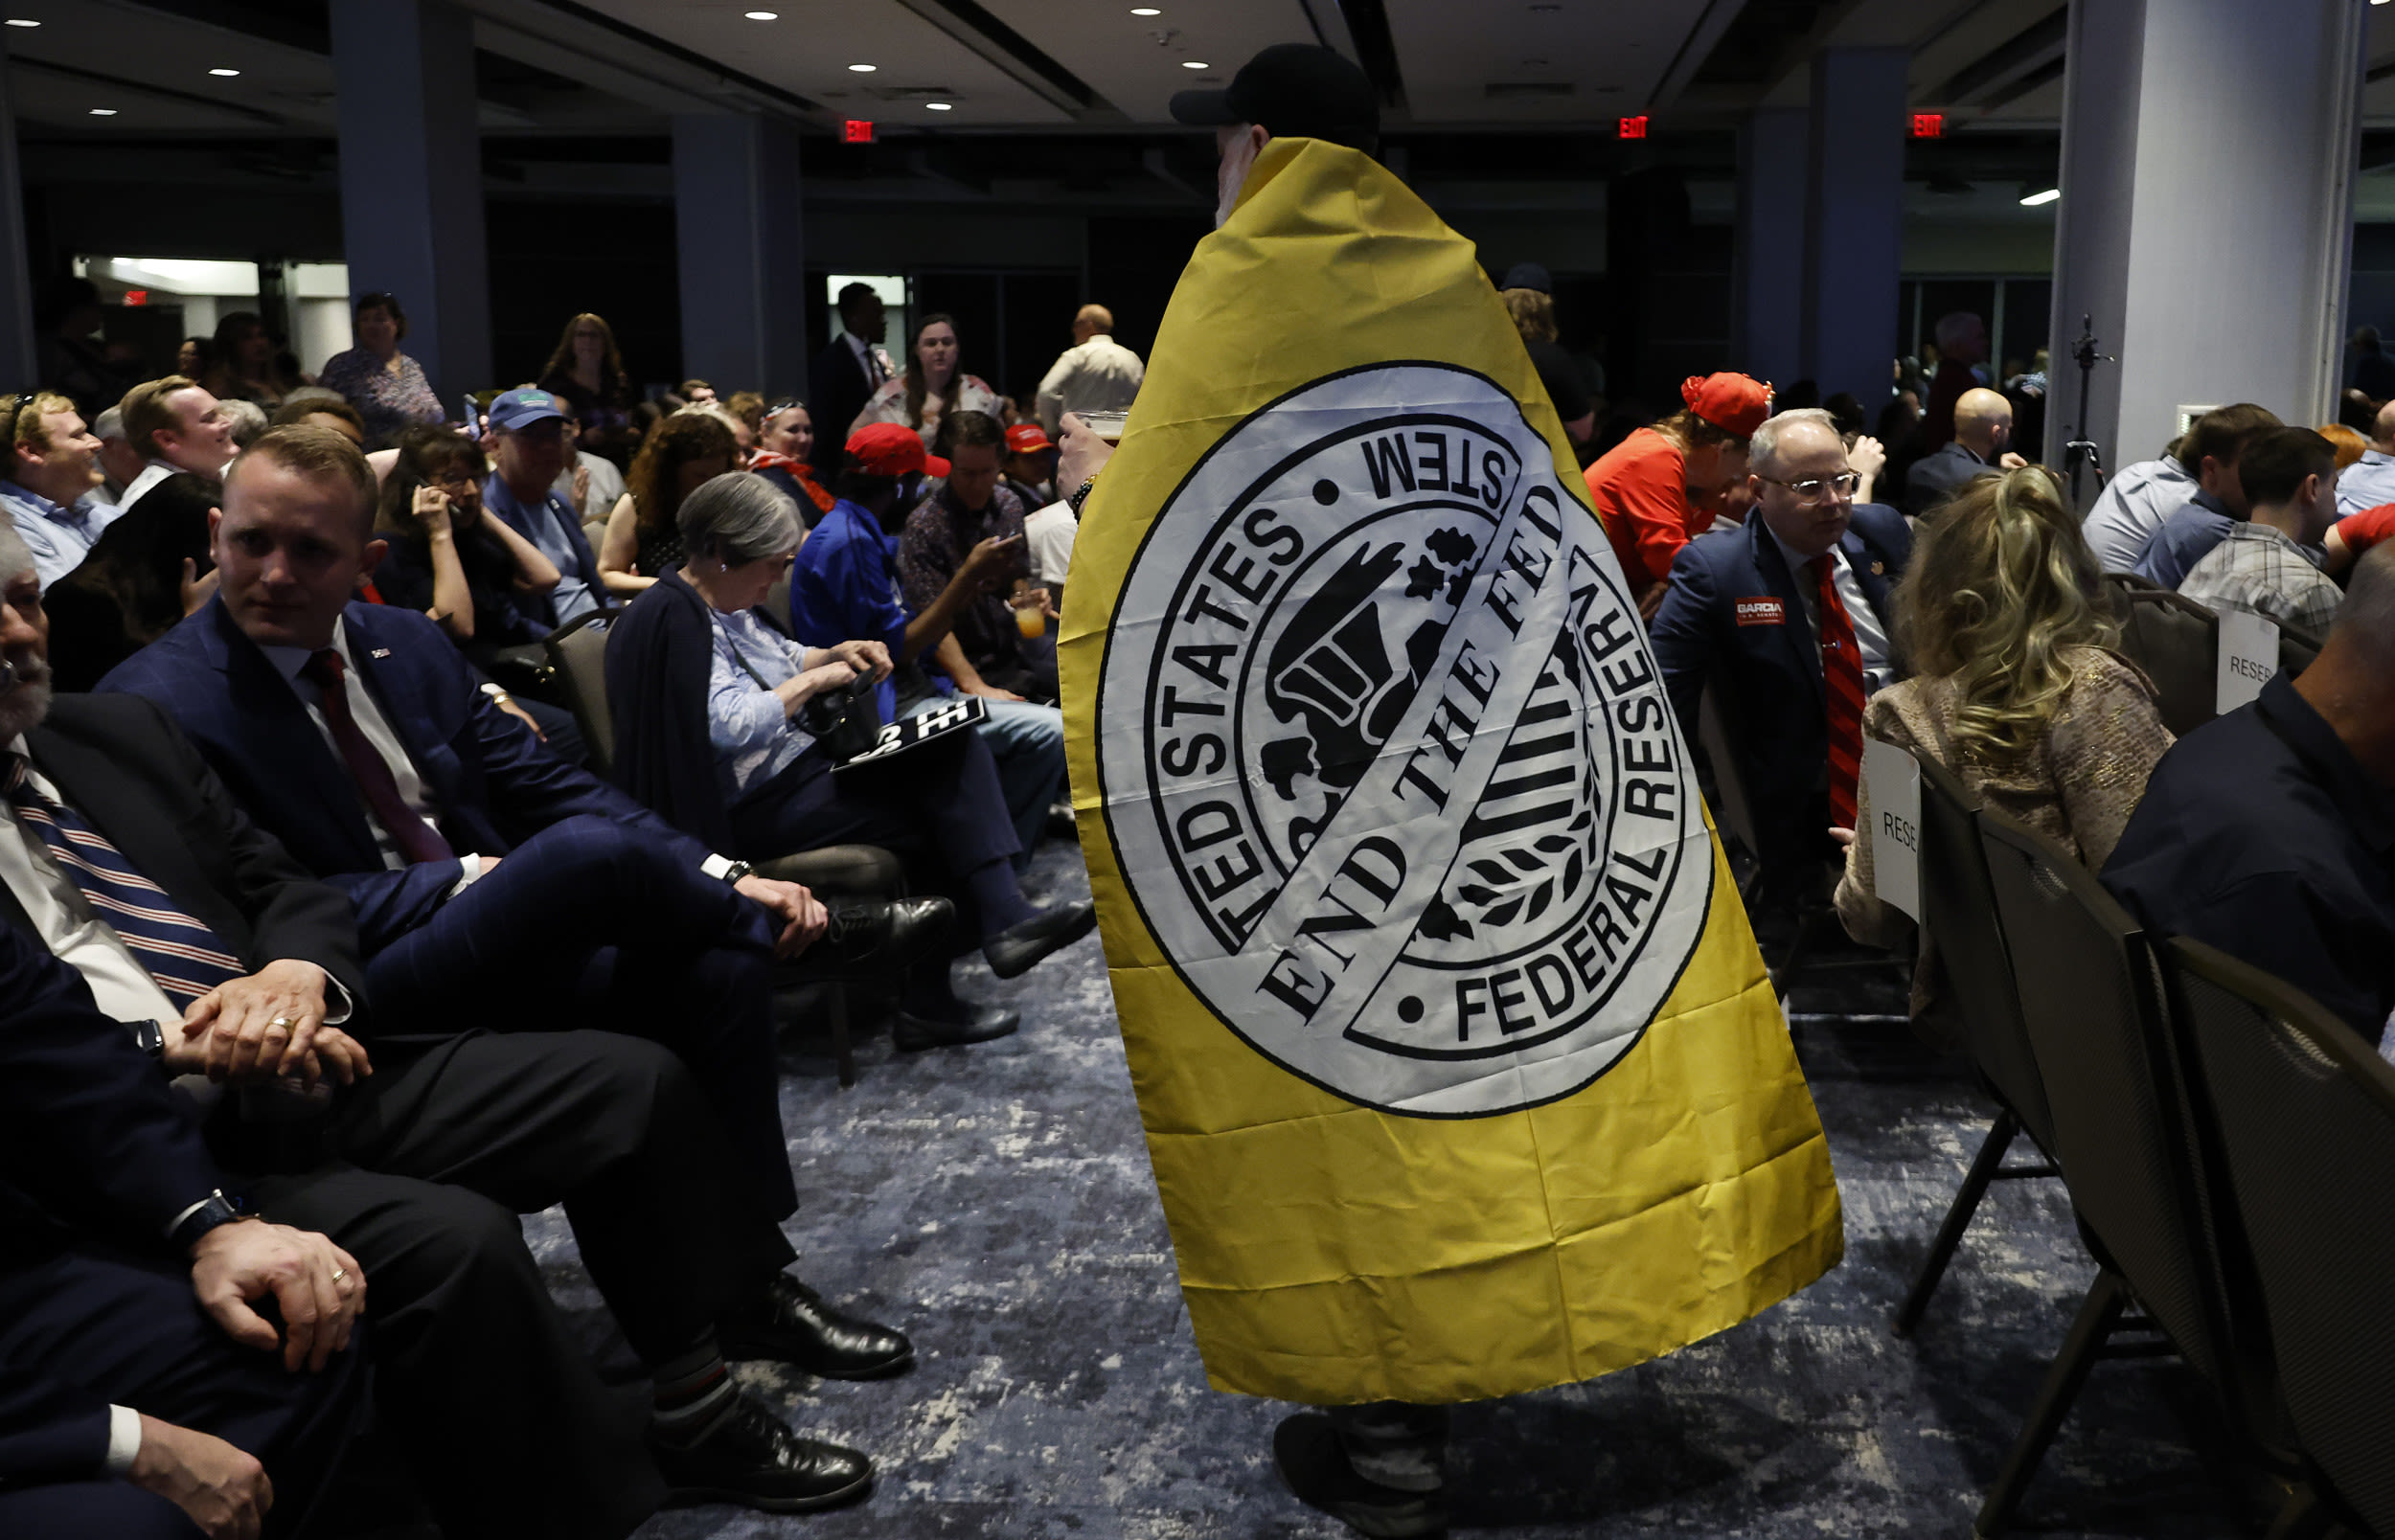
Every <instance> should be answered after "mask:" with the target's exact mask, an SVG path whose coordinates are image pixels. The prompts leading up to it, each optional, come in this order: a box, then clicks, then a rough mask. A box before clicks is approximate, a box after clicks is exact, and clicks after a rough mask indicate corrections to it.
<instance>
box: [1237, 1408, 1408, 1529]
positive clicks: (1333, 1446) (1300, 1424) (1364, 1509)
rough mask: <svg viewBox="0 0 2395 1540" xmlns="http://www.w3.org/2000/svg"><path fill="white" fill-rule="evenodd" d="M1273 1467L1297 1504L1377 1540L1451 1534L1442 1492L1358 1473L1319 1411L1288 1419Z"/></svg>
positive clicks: (1278, 1436) (1275, 1437)
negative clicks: (1402, 1487)
mask: <svg viewBox="0 0 2395 1540" xmlns="http://www.w3.org/2000/svg"><path fill="white" fill-rule="evenodd" d="M1272 1464H1273V1468H1274V1469H1275V1470H1277V1471H1279V1472H1280V1474H1281V1480H1282V1482H1283V1483H1286V1484H1287V1485H1288V1487H1289V1492H1290V1494H1291V1495H1292V1496H1294V1497H1295V1498H1296V1499H1297V1501H1299V1502H1300V1503H1303V1504H1305V1505H1306V1506H1308V1507H1315V1508H1320V1509H1321V1510H1322V1511H1323V1512H1325V1513H1328V1514H1330V1515H1331V1516H1332V1517H1333V1518H1335V1519H1337V1520H1338V1521H1339V1522H1340V1523H1342V1524H1344V1525H1346V1526H1347V1527H1348V1528H1349V1529H1353V1530H1355V1531H1356V1532H1357V1534H1361V1535H1369V1536H1371V1537H1372V1540H1433V1537H1435V1536H1440V1535H1444V1534H1446V1533H1447V1503H1446V1498H1445V1495H1444V1494H1443V1493H1440V1492H1403V1491H1400V1490H1398V1489H1397V1488H1396V1487H1394V1486H1383V1485H1381V1484H1380V1483H1378V1482H1373V1481H1367V1480H1366V1479H1364V1478H1363V1477H1361V1476H1358V1475H1357V1474H1356V1467H1355V1466H1353V1465H1351V1464H1349V1463H1348V1461H1347V1456H1346V1454H1345V1453H1344V1452H1343V1451H1341V1450H1340V1448H1339V1439H1338V1433H1337V1431H1336V1430H1335V1429H1334V1428H1333V1426H1332V1424H1331V1419H1330V1418H1329V1417H1326V1416H1324V1415H1322V1414H1321V1413H1319V1412H1300V1413H1298V1414H1297V1415H1294V1416H1289V1417H1284V1418H1282V1419H1281V1425H1280V1426H1279V1427H1278V1428H1275V1429H1274V1430H1273V1431H1272Z"/></svg>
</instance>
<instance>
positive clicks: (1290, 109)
mask: <svg viewBox="0 0 2395 1540" xmlns="http://www.w3.org/2000/svg"><path fill="white" fill-rule="evenodd" d="M1173 117H1174V119H1175V121H1176V122H1179V123H1186V124H1195V125H1198V126H1199V127H1203V128H1219V127H1221V126H1222V125H1225V124H1235V123H1260V124H1262V125H1265V127H1266V130H1268V131H1269V132H1270V133H1271V135H1272V137H1273V138H1275V139H1327V140H1329V141H1331V142H1332V143H1333V144H1334V145H1345V146H1347V147H1349V148H1351V149H1360V150H1363V151H1364V152H1366V153H1367V154H1369V153H1370V152H1371V151H1372V149H1373V147H1374V146H1375V144H1376V143H1377V142H1378V141H1379V139H1380V99H1379V98H1378V97H1376V96H1375V95H1374V94H1373V89H1372V81H1371V80H1369V79H1365V77H1364V72H1363V71H1362V70H1359V69H1357V67H1356V66H1355V65H1354V64H1353V63H1351V62H1349V61H1348V60H1347V59H1346V58H1344V57H1341V56H1340V55H1338V54H1336V53H1334V52H1333V51H1332V50H1330V49H1328V48H1320V47H1317V46H1315V45H1314V44H1312V43H1275V44H1273V45H1272V46H1271V47H1270V48H1267V49H1266V50H1265V51H1264V52H1263V53H1261V54H1258V55H1257V56H1256V57H1254V58H1251V59H1249V60H1248V61H1247V62H1246V63H1245V64H1243V65H1241V66H1240V71H1239V73H1238V74H1237V75H1234V76H1232V77H1231V85H1230V89H1229V90H1227V91H1183V92H1181V93H1179V94H1178V95H1176V96H1175V97H1174V98H1173Z"/></svg>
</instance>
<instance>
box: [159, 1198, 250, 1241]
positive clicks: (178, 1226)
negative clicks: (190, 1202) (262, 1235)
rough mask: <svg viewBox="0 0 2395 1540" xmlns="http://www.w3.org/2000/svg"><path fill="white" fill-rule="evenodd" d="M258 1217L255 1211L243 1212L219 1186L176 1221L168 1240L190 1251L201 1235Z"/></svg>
mask: <svg viewBox="0 0 2395 1540" xmlns="http://www.w3.org/2000/svg"><path fill="white" fill-rule="evenodd" d="M258 1217H259V1215H257V1214H254V1213H243V1212H241V1211H240V1209H239V1207H238V1206H237V1205H236V1204H235V1203H234V1201H233V1200H232V1199H231V1198H228V1197H226V1196H225V1195H224V1189H222V1188H218V1189H216V1190H215V1191H213V1192H211V1193H209V1194H208V1196H207V1197H205V1198H203V1199H201V1200H200V1201H199V1202H198V1203H197V1204H195V1205H194V1206H193V1208H192V1209H191V1211H190V1212H187V1213H185V1214H184V1215H183V1217H182V1218H180V1219H178V1220H176V1221H175V1223H174V1228H173V1229H172V1230H170V1231H168V1232H167V1240H168V1241H169V1242H170V1243H171V1245H172V1246H173V1247H174V1248H175V1249H176V1250H177V1251H189V1250H191V1249H192V1248H193V1247H194V1246H195V1245H197V1244H199V1237H200V1236H202V1235H204V1234H208V1232H210V1231H211V1230H216V1229H218V1228H219V1227H221V1226H224V1225H230V1224H238V1223H239V1222H240V1221H241V1220H244V1219H256V1218H258Z"/></svg>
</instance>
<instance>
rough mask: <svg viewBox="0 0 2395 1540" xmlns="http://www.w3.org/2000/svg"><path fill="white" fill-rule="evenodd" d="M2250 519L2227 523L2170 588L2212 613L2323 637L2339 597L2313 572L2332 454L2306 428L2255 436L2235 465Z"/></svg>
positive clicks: (2329, 515) (2328, 505) (2333, 472)
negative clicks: (2224, 532)
mask: <svg viewBox="0 0 2395 1540" xmlns="http://www.w3.org/2000/svg"><path fill="white" fill-rule="evenodd" d="M2237 477H2238V480H2239V481H2241V482H2242V483H2244V484H2245V489H2246V497H2247V501H2248V502H2249V503H2250V504H2251V505H2252V508H2253V515H2252V519H2251V521H2250V522H2248V523H2245V524H2238V525H2232V526H2231V527H2230V529H2229V532H2228V538H2227V539H2225V540H2223V541H2222V542H2221V543H2220V544H2219V545H2217V546H2215V547H2213V548H2212V550H2211V551H2210V552H2209V553H2207V554H2206V555H2205V556H2204V558H2203V559H2202V560H2201V561H2199V562H2197V563H2196V565H2195V567H2194V569H2193V570H2192V571H2190V572H2189V573H2188V574H2187V577H2186V580H2185V581H2184V582H2181V583H2180V584H2179V585H2178V591H2179V592H2180V593H2182V594H2184V595H2186V596H2187V597H2188V598H2189V599H2192V600H2195V601H2196V602H2197V603H2199V604H2202V605H2205V606H2207V607H2209V608H2211V609H2214V610H2232V609H2237V610H2245V611H2247V612H2248V613H2250V614H2254V615H2260V616H2264V617H2267V618H2268V619H2270V620H2273V621H2276V622H2277V623H2280V624H2281V625H2292V626H2294V627H2296V628H2297V629H2299V630H2302V631H2305V632H2307V633H2309V634H2310V635H2312V636H2314V637H2325V636H2326V635H2328V632H2329V623H2330V622H2331V621H2332V620H2334V619H2335V618H2336V615H2337V605H2338V600H2340V599H2342V598H2343V597H2344V596H2343V594H2342V592H2341V591H2339V589H2338V586H2337V584H2336V583H2335V582H2333V581H2331V580H2330V579H2329V578H2328V577H2326V576H2325V575H2323V574H2322V573H2321V571H2320V566H2319V563H2320V559H2321V554H2320V551H2319V545H2320V540H2321V538H2322V537H2323V536H2324V535H2326V534H2327V533H2328V529H2329V526H2330V525H2331V524H2334V523H2335V522H2336V521H2337V451H2336V449H2335V448H2334V447H2332V446H2331V444H2330V443H2329V442H2328V441H2327V440H2326V439H2323V438H2321V437H2320V436H2319V435H2318V434H2316V433H2315V432H2313V431H2312V430H2311V429H2310V428H2273V429H2270V430H2269V431H2268V432H2265V433H2261V434H2257V435H2255V437H2254V438H2253V440H2252V441H2251V442H2248V443H2247V445H2246V452H2245V454H2244V455H2243V456H2241V457H2240V458H2239V460H2238V462H2237Z"/></svg>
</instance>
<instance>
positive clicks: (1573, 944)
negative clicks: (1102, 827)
mask: <svg viewBox="0 0 2395 1540" xmlns="http://www.w3.org/2000/svg"><path fill="white" fill-rule="evenodd" d="M1398 403H1403V404H1402V405H1401V404H1398ZM1097 717H1098V720H1099V722H1100V723H1101V724H1102V727H1101V731H1100V734H1099V744H1098V770H1099V779H1100V782H1101V786H1100V794H1101V798H1102V801H1103V803H1104V805H1105V809H1106V821H1107V827H1108V829H1109V831H1110V832H1111V834H1112V837H1113V840H1114V844H1115V848H1116V850H1117V852H1118V854H1119V856H1120V858H1121V863H1122V870H1123V873H1124V879H1125V881H1126V883H1127V884H1128V886H1129V889H1130V892H1131V895H1132V897H1133V899H1134V900H1135V901H1136V902H1137V903H1138V905H1139V907H1140V911H1141V913H1142V915H1143V916H1144V917H1145V918H1146V919H1147V921H1148V927H1149V929H1150V931H1151V932H1152V934H1153V935H1154V936H1155V938H1156V939H1157V940H1158V942H1159V943H1160V944H1161V945H1162V946H1163V948H1164V950H1165V952H1166V953H1167V954H1168V956H1169V957H1170V958H1171V960H1172V962H1173V964H1174V966H1175V969H1177V970H1178V972H1179V973H1180V975H1181V976H1182V978H1183V979H1185V980H1186V981H1187V982H1188V984H1189V985H1190V986H1191V988H1192V989H1193V990H1194V991H1195V992H1196V993H1197V995H1198V998H1199V999H1200V1000H1202V1001H1203V1002H1204V1003H1205V1004H1206V1006H1207V1007H1208V1008H1210V1009H1211V1010H1212V1011H1213V1012H1214V1013H1215V1015H1216V1016H1217V1017H1219V1018H1220V1020H1221V1021H1222V1022H1223V1024H1224V1025H1225V1026H1227V1027H1229V1028H1230V1029H1231V1030H1233V1031H1234V1032H1237V1033H1238V1034H1239V1035H1240V1036H1241V1037H1242V1038H1243V1039H1244V1040H1245V1041H1246V1042H1247V1043H1248V1044H1249V1045H1250V1046H1251V1047H1253V1048H1254V1049H1255V1050H1256V1051H1257V1052H1259V1053H1263V1054H1265V1055H1266V1056H1267V1057H1269V1058H1270V1059H1272V1060H1273V1061H1274V1062H1275V1063H1278V1064H1280V1065H1281V1066H1282V1067H1284V1068H1286V1069H1288V1070H1289V1071H1290V1072H1292V1073H1294V1074H1296V1075H1299V1076H1304V1077H1305V1078H1307V1079H1308V1080H1311V1081H1312V1082H1313V1083H1315V1084H1317V1085H1319V1086H1322V1087H1324V1088H1325V1089H1328V1090H1331V1091H1334V1092H1336V1093H1337V1094H1338V1095H1340V1096H1343V1097H1346V1098H1350V1099H1351V1100H1355V1101H1358V1102H1362V1103H1364V1104H1366V1105H1369V1106H1374V1107H1379V1108H1382V1109H1385V1110H1389V1111H1395V1112H1405V1113H1413V1114H1421V1115H1427V1116H1446V1117H1486V1116H1492V1115H1494V1114H1498V1113H1504V1112H1510V1111H1514V1110H1516V1109H1518V1108H1521V1107H1526V1106H1533V1105H1536V1104H1538V1103H1540V1102H1543V1101H1551V1100H1554V1099H1556V1098H1559V1097H1563V1096H1568V1095H1569V1094H1571V1093H1572V1092H1574V1091H1576V1090H1579V1089H1580V1088H1581V1087H1583V1086H1585V1085H1586V1084H1588V1083H1589V1082H1590V1081H1592V1080H1594V1079H1595V1078H1596V1077H1597V1076H1600V1075H1602V1074H1604V1073H1605V1072H1606V1071H1607V1070H1608V1069H1609V1068H1610V1067H1611V1066H1612V1065H1613V1064H1614V1063H1615V1062H1617V1061H1618V1060H1619V1059H1620V1057H1621V1056H1622V1054H1624V1053H1627V1052H1628V1051H1629V1049H1630V1048H1631V1045H1632V1044H1633V1043H1635V1042H1636V1041H1637V1039H1638V1036H1639V1034H1640V1033H1641V1032H1642V1031H1644V1030H1645V1029H1646V1026H1647V1024H1648V1022H1649V1021H1650V1020H1652V1019H1653V1017H1654V1013H1655V1010H1656V1008H1658V1007H1659V1006H1661V1005H1662V1003H1663V1001H1664V999H1665V997H1666V996H1668V995H1669V994H1670V993H1671V989H1672V986H1673V985H1674V983H1675V982H1676V981H1677V979H1678V977H1679V975H1680V972H1681V970H1682V968H1683V967H1684V966H1685V965H1686V963H1687V962H1688V958H1689V956H1690V954H1691V953H1692V951H1693V950H1694V949H1695V947H1696V944H1697V941H1698V939H1699V936H1700V935H1701V933H1702V931H1703V928H1704V920H1705V914H1706V908H1707V905H1708V904H1709V902H1710V900H1711V896H1712V883H1713V862H1712V850H1711V844H1710V841H1709V838H1708V836H1707V834H1706V830H1705V827H1704V822H1703V816H1702V814H1701V812H1700V811H1699V807H1698V791H1697V788H1696V784H1695V782H1694V781H1693V779H1692V778H1691V776H1690V774H1689V770H1688V763H1687V751H1686V747H1685V745H1684V744H1682V742H1681V741H1680V738H1679V734H1678V729H1677V725H1676V723H1675V722H1674V719H1673V715H1672V712H1671V707H1670V703H1669V701H1668V699H1667V698H1666V696H1665V694H1664V691H1663V686H1662V681H1661V679H1660V677H1659V675H1658V673H1657V671H1656V668H1655V664H1654V655H1653V654H1652V653H1651V652H1650V651H1649V649H1648V646H1647V640H1646V632H1645V628H1644V627H1643V626H1642V625H1641V624H1640V623H1639V620H1638V614H1637V610H1636V607H1635V605H1634V604H1633V603H1632V602H1631V600H1630V598H1629V596H1628V595H1627V594H1626V593H1625V592H1624V590H1623V586H1622V581H1621V577H1620V574H1619V570H1618V568H1617V567H1616V566H1615V564H1614V560H1613V557H1612V555H1611V554H1610V552H1609V550H1608V547H1607V545H1606V539H1605V534H1604V532H1603V531H1602V530H1601V529H1600V527H1599V526H1598V524H1597V521H1596V520H1595V518H1594V517H1592V516H1591V515H1589V514H1588V513H1587V512H1586V511H1585V509H1584V508H1583V507H1581V506H1580V505H1579V504H1577V503H1576V502H1574V501H1573V500H1571V499H1570V498H1569V497H1568V496H1567V495H1566V493H1565V491H1564V489H1563V488H1562V486H1561V485H1560V484H1559V483H1558V481H1557V479H1556V472H1555V460H1554V454H1553V451H1552V450H1551V449H1550V448H1549V446H1548V444H1547V442H1546V441H1545V440H1544V439H1543V438H1541V437H1540V435H1539V434H1538V433H1537V432H1536V431H1535V430H1534V429H1533V428H1532V427H1531V426H1530V424H1529V423H1528V422H1527V421H1526V420H1524V419H1523V417H1522V414H1521V411H1520V408H1519V407H1517V405H1516V404H1515V402H1514V399H1513V397H1512V396H1509V395H1507V394H1506V393H1505V392H1504V391H1503V390H1501V389H1499V388H1498V387H1497V386H1496V385H1495V384H1494V383H1493V382H1492V381H1490V380H1488V379H1486V378H1485V377H1483V376H1481V375H1479V374H1472V373H1471V372H1469V371H1465V370H1461V369H1455V368H1452V367H1449V366H1446V365H1440V364H1422V363H1405V364H1385V365H1379V366H1375V367H1372V368H1368V369H1361V370H1356V371H1351V372H1349V373H1346V374H1334V375H1331V376H1329V377H1327V378H1324V379H1320V380H1316V381H1315V382H1313V383H1312V384H1311V385H1308V386H1305V387H1304V388H1302V389H1300V390H1297V391H1295V392H1292V393H1291V394H1289V395H1288V396H1283V397H1282V398H1281V399H1279V400H1277V401H1274V402H1272V403H1271V404H1270V405H1268V406H1266V407H1264V408H1262V409H1261V410H1259V411H1257V412H1256V413H1255V414H1254V415H1252V416H1250V417H1249V418H1247V419H1245V420H1243V421H1242V422H1241V423H1240V424H1239V425H1238V426H1237V427H1235V428H1233V429H1232V430H1231V431H1230V432H1229V433H1228V434H1226V435H1225V436H1224V437H1223V438H1222V440H1221V441H1220V442H1219V443H1217V444H1216V445H1215V446H1214V448H1213V449H1212V450H1210V451H1209V452H1208V453H1207V455H1206V456H1205V458H1204V459H1202V460H1201V461H1199V462H1198V465H1197V467H1196V468H1195V469H1194V470H1193V471H1192V472H1191V473H1190V475H1189V477H1188V478H1187V479H1186V480H1185V481H1184V482H1182V484H1181V485H1180V487H1178V488H1177V489H1176V490H1175V492H1174V494H1173V497H1172V499H1171V501H1170V502H1169V503H1168V504H1167V505H1166V507H1165V508H1164V510H1163V511H1162V512H1160V513H1159V514H1158V515H1157V517H1156V520H1155V523H1154V525H1153V526H1152V529H1151V530H1150V531H1149V533H1148V536H1147V539H1146V541H1145V543H1144V544H1143V545H1142V546H1141V548H1140V551H1139V554H1138V555H1137V556H1136V557H1134V558H1133V561H1132V565H1131V569H1130V571H1129V574H1128V575H1127V576H1126V577H1125V579H1124V583H1123V589H1122V594H1121V597H1120V599H1119V600H1118V602H1117V605H1116V609H1115V619H1114V623H1113V626H1112V631H1111V635H1110V637H1109V640H1108V643H1107V648H1106V665H1105V671H1104V674H1103V676H1102V678H1101V680H1100V684H1099V696H1098V711H1097Z"/></svg>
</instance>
